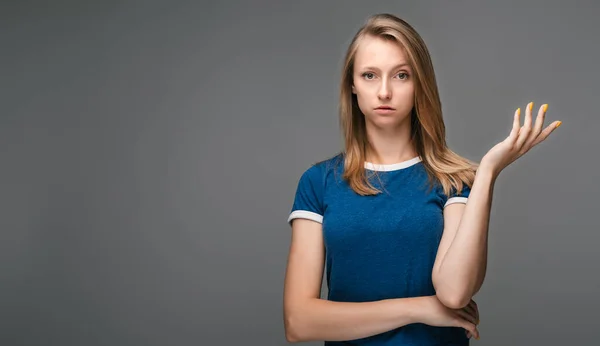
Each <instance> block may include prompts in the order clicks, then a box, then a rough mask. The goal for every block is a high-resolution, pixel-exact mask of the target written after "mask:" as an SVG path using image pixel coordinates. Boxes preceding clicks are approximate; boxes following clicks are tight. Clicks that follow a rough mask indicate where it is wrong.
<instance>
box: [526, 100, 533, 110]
mask: <svg viewBox="0 0 600 346" xmlns="http://www.w3.org/2000/svg"><path fill="white" fill-rule="evenodd" d="M527 106H528V107H529V111H531V110H532V109H533V102H529V104H528V105H527Z"/></svg>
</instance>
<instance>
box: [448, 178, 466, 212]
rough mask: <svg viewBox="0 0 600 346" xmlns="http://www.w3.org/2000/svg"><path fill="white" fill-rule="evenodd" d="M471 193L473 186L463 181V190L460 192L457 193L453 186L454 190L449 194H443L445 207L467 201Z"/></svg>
mask: <svg viewBox="0 0 600 346" xmlns="http://www.w3.org/2000/svg"><path fill="white" fill-rule="evenodd" d="M470 193H471V188H470V187H469V186H468V185H467V184H464V183H463V187H462V191H461V192H460V193H457V190H456V188H454V187H453V188H452V190H451V191H450V195H449V196H447V195H445V194H444V196H443V199H444V208H446V207H447V206H449V205H450V204H454V203H467V200H468V199H469V194H470Z"/></svg>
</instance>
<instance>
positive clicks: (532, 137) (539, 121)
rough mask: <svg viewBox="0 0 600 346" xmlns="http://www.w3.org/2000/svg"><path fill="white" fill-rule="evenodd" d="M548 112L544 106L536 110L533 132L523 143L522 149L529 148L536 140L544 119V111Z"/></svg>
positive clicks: (546, 106)
mask: <svg viewBox="0 0 600 346" xmlns="http://www.w3.org/2000/svg"><path fill="white" fill-rule="evenodd" d="M547 110H548V105H547V104H544V105H542V106H541V107H540V109H539V110H538V115H537V117H536V119H535V125H534V126H533V130H532V131H531V135H530V136H529V139H527V141H526V142H525V145H524V147H525V148H530V147H531V145H532V144H533V142H534V141H535V140H536V139H537V137H538V136H539V135H540V133H541V132H542V126H543V125H544V119H545V118H546V111H547Z"/></svg>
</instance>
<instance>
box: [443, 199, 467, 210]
mask: <svg viewBox="0 0 600 346" xmlns="http://www.w3.org/2000/svg"><path fill="white" fill-rule="evenodd" d="M467 199H468V198H467V197H452V198H449V199H448V201H447V202H446V204H444V208H446V207H447V206H449V205H450V204H453V203H467Z"/></svg>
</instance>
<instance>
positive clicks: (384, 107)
mask: <svg viewBox="0 0 600 346" xmlns="http://www.w3.org/2000/svg"><path fill="white" fill-rule="evenodd" d="M375 109H380V110H389V111H393V110H396V109H395V108H392V107H390V106H379V107H377V108H375Z"/></svg>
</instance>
